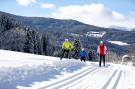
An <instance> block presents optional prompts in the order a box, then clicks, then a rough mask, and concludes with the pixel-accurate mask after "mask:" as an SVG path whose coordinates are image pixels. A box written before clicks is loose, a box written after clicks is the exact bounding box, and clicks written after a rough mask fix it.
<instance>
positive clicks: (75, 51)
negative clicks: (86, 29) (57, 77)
mask: <svg viewBox="0 0 135 89" xmlns="http://www.w3.org/2000/svg"><path fill="white" fill-rule="evenodd" d="M80 50H81V42H80V39H79V38H75V40H74V43H73V50H72V57H73V58H75V59H78V58H79V57H80V55H79V53H80Z"/></svg>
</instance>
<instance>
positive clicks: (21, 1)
mask: <svg viewBox="0 0 135 89" xmlns="http://www.w3.org/2000/svg"><path fill="white" fill-rule="evenodd" d="M16 1H17V3H18V4H19V5H22V6H28V5H30V4H32V3H36V0H16Z"/></svg>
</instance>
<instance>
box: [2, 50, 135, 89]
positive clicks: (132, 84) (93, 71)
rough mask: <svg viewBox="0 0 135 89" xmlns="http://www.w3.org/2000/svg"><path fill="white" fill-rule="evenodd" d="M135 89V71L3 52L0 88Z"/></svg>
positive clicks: (93, 63)
mask: <svg viewBox="0 0 135 89" xmlns="http://www.w3.org/2000/svg"><path fill="white" fill-rule="evenodd" d="M16 88H17V89H135V68H134V67H131V66H128V67H127V66H123V65H120V64H119V65H118V64H111V63H107V64H106V66H105V67H98V63H96V62H86V63H84V62H81V61H79V60H75V59H63V60H62V61H60V60H59V58H56V57H49V56H39V55H34V54H27V53H19V52H12V51H4V50H0V89H16Z"/></svg>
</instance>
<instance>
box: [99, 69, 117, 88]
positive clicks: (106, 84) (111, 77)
mask: <svg viewBox="0 0 135 89" xmlns="http://www.w3.org/2000/svg"><path fill="white" fill-rule="evenodd" d="M117 71H118V70H115V71H113V73H112V74H111V76H110V77H109V78H108V80H107V82H106V83H105V84H104V86H103V87H102V88H101V89H106V88H107V86H108V85H109V83H110V82H111V80H112V79H113V76H114V75H115V74H116V72H117Z"/></svg>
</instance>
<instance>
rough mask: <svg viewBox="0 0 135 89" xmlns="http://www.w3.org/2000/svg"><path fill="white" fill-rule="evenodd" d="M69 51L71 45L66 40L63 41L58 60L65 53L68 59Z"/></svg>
mask: <svg viewBox="0 0 135 89" xmlns="http://www.w3.org/2000/svg"><path fill="white" fill-rule="evenodd" d="M71 49H72V43H71V42H69V40H68V39H65V41H64V42H63V44H62V55H61V58H60V60H62V58H63V56H64V54H65V53H67V55H66V57H67V58H69V52H70V51H71Z"/></svg>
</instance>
